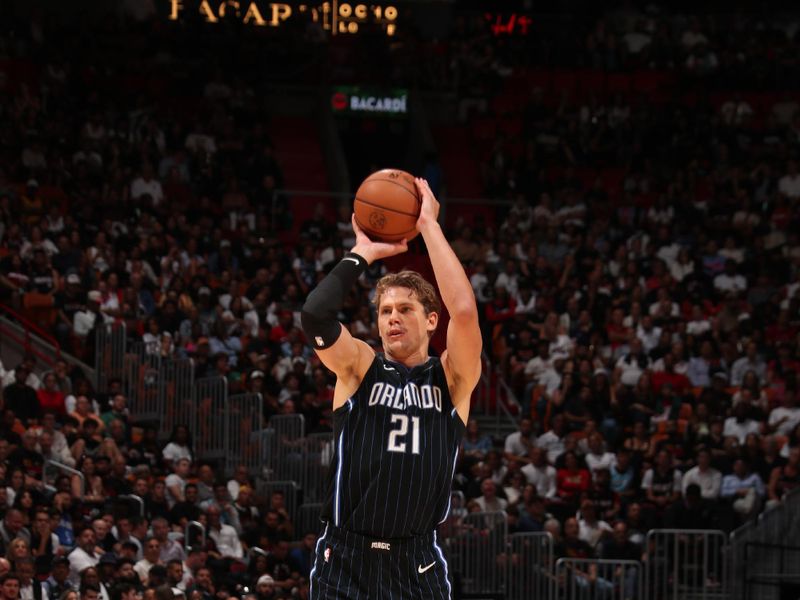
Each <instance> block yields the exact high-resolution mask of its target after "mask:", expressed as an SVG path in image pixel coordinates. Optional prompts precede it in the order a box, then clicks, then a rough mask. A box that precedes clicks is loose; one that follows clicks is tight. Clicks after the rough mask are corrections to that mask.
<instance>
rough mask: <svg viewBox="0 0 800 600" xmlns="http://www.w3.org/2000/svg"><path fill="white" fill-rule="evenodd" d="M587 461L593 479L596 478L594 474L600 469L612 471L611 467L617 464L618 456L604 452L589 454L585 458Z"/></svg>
mask: <svg viewBox="0 0 800 600" xmlns="http://www.w3.org/2000/svg"><path fill="white" fill-rule="evenodd" d="M584 458H585V459H586V466H587V467H589V471H591V473H592V477H594V472H595V471H597V470H598V469H611V467H612V466H613V465H614V464H616V460H617V458H616V456H614V454H612V453H611V452H603V453H602V454H594V453H592V452H589V453H588V454H587V455H586V456H585V457H584Z"/></svg>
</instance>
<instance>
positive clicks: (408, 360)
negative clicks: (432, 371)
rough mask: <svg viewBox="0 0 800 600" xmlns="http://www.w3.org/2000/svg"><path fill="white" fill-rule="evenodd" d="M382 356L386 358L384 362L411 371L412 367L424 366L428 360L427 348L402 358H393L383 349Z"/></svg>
mask: <svg viewBox="0 0 800 600" xmlns="http://www.w3.org/2000/svg"><path fill="white" fill-rule="evenodd" d="M383 355H384V356H385V357H386V360H390V361H392V362H393V363H398V364H401V365H403V366H404V367H406V368H408V369H413V368H414V367H417V366H419V365H424V364H425V363H426V362H428V358H429V356H428V348H427V347H425V348H420V349H419V350H418V351H417V352H414V353H413V354H409V355H408V356H404V357H397V356H394V355H392V353H391V352H389V351H388V350H386V349H384V351H383Z"/></svg>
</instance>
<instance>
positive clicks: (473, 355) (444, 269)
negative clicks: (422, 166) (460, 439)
mask: <svg viewBox="0 0 800 600" xmlns="http://www.w3.org/2000/svg"><path fill="white" fill-rule="evenodd" d="M415 181H416V184H417V188H418V189H419V193H420V197H421V198H422V208H421V210H420V215H419V219H418V220H417V229H418V230H419V232H420V233H421V234H422V237H423V239H424V240H425V245H426V246H427V247H428V255H429V256H430V259H431V265H432V266H433V273H434V275H435V276H436V283H437V285H438V286H439V293H440V294H441V297H442V301H443V302H444V305H445V306H446V307H447V312H448V313H450V323H449V324H448V326H447V349H446V350H445V351H444V352H443V353H442V365H443V366H444V370H445V374H446V376H447V381H448V385H449V386H450V395H451V397H452V399H453V405H454V406H455V407H456V411H458V415H459V416H460V417H461V420H462V421H464V423H466V422H467V419H468V418H469V402H470V398H471V396H472V391H473V390H474V389H475V386H476V385H477V383H478V379H480V376H481V347H482V339H481V331H480V327H479V325H478V307H477V304H476V303H475V295H474V293H473V291H472V286H471V285H470V283H469V279H468V278H467V274H466V273H465V272H464V267H463V266H462V265H461V263H460V262H459V260H458V257H457V256H456V254H455V252H453V249H452V248H451V247H450V244H449V243H448V241H447V239H446V238H445V236H444V233H443V232H442V228H441V226H440V225H439V222H438V220H437V218H438V216H439V202H438V201H437V200H436V198H435V197H434V195H433V192H432V191H431V188H430V186H428V182H427V181H425V180H424V179H421V178H417V179H416V180H415Z"/></svg>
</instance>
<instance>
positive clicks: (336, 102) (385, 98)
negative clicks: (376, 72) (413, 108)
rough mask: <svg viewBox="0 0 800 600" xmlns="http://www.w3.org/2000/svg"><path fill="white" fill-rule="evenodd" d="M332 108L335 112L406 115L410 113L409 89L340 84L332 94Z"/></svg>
mask: <svg viewBox="0 0 800 600" xmlns="http://www.w3.org/2000/svg"><path fill="white" fill-rule="evenodd" d="M331 108H332V109H333V112H334V114H336V113H339V114H365V113H369V114H372V115H375V116H405V115H406V114H407V113H408V90H405V89H402V88H395V89H390V90H378V89H374V88H365V87H360V86H349V85H348V86H339V87H336V88H334V90H333V94H332V95H331Z"/></svg>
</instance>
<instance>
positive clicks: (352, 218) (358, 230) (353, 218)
mask: <svg viewBox="0 0 800 600" xmlns="http://www.w3.org/2000/svg"><path fill="white" fill-rule="evenodd" d="M350 222H351V223H352V224H353V231H354V232H355V234H356V235H365V234H364V232H363V231H362V230H361V227H359V226H358V222H357V221H356V213H353V214H352V215H350Z"/></svg>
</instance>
